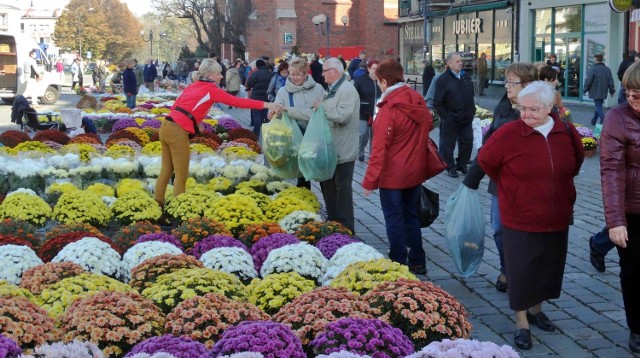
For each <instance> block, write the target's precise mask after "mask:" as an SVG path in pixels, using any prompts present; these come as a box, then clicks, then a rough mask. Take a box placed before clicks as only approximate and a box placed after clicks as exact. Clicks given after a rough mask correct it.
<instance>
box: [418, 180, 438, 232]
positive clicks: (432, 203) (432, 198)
mask: <svg viewBox="0 0 640 358" xmlns="http://www.w3.org/2000/svg"><path fill="white" fill-rule="evenodd" d="M420 188H421V190H420V208H418V215H419V216H420V227H429V226H430V225H431V224H433V222H434V221H436V219H437V218H438V214H440V195H438V193H436V192H435V191H431V190H430V189H429V188H427V187H426V186H424V185H422V186H421V187H420Z"/></svg>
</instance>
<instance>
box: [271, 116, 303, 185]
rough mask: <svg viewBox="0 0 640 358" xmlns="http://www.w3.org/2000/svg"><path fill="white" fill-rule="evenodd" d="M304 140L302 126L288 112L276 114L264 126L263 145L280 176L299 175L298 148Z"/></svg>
mask: <svg viewBox="0 0 640 358" xmlns="http://www.w3.org/2000/svg"><path fill="white" fill-rule="evenodd" d="M301 140H302V132H301V131H300V127H298V125H297V124H296V123H294V122H293V121H291V120H290V119H289V116H288V115H287V113H286V112H282V113H281V114H280V116H279V117H276V116H274V117H273V118H272V119H271V122H269V123H266V124H264V125H263V126H262V147H263V151H264V156H265V158H267V160H268V161H269V164H270V165H271V170H272V171H273V172H274V173H275V174H276V175H278V176H279V177H282V178H285V179H292V178H297V177H298V148H299V147H300V142H301Z"/></svg>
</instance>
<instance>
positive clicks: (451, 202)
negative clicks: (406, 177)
mask: <svg viewBox="0 0 640 358" xmlns="http://www.w3.org/2000/svg"><path fill="white" fill-rule="evenodd" d="M484 230H485V218H484V212H483V210H482V205H480V198H479V196H478V191H477V190H473V189H469V188H467V187H466V186H465V185H460V187H459V188H458V190H456V191H455V192H454V193H453V194H452V195H451V196H450V197H449V199H447V204H446V206H445V216H444V237H445V238H446V239H447V246H448V247H449V253H450V254H451V257H453V262H454V263H455V264H456V268H457V269H458V272H460V273H461V274H462V275H463V276H464V277H469V276H471V275H473V274H474V273H476V271H477V270H478V266H480V262H482V255H483V254H484Z"/></svg>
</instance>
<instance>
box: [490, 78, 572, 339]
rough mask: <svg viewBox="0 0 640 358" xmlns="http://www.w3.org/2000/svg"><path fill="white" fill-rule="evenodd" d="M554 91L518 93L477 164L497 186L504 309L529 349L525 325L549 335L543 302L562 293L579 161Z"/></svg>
mask: <svg viewBox="0 0 640 358" xmlns="http://www.w3.org/2000/svg"><path fill="white" fill-rule="evenodd" d="M554 99H555V90H554V89H553V88H551V87H550V86H549V85H547V84H546V83H545V82H543V81H535V82H533V83H531V84H530V85H528V86H527V87H525V88H524V89H523V90H522V91H520V93H519V94H518V110H519V111H520V118H521V120H516V121H513V122H509V123H507V124H505V125H503V126H502V127H500V130H498V131H496V132H495V133H494V134H493V135H492V136H491V137H490V138H489V139H488V140H487V142H486V143H485V144H484V145H483V146H482V149H481V150H480V152H479V153H478V163H479V164H480V167H482V169H483V170H484V171H485V173H487V174H488V175H489V176H490V177H491V179H493V180H494V181H495V182H496V183H497V184H498V201H499V205H498V206H499V207H500V217H501V220H502V225H503V236H504V243H503V245H504V247H503V249H504V256H505V264H506V268H507V271H508V272H509V274H508V275H507V284H508V286H509V290H508V291H507V292H508V294H509V306H510V307H511V309H513V310H514V311H516V332H515V334H514V341H515V345H516V346H517V347H518V348H520V349H530V348H531V345H532V343H531V332H530V331H529V323H533V324H534V325H536V326H538V327H539V328H540V329H542V330H545V331H549V332H552V331H554V330H555V328H556V327H555V325H554V324H553V322H551V321H550V320H549V318H547V316H546V315H545V314H544V313H543V312H542V301H544V300H548V299H552V298H558V297H560V291H561V289H562V275H563V274H564V266H565V262H566V259H567V245H568V234H569V223H570V222H571V217H572V213H573V204H574V202H575V200H576V190H575V187H574V185H573V177H574V176H576V175H577V174H578V172H579V170H580V166H581V165H582V161H583V159H584V150H583V148H582V144H581V143H580V140H579V139H578V138H580V136H579V134H578V132H577V131H576V129H575V128H574V127H573V126H572V125H570V124H569V125H565V124H564V123H563V122H562V121H561V120H560V119H559V118H558V117H557V116H556V115H555V114H550V112H551V109H552V107H553V103H554Z"/></svg>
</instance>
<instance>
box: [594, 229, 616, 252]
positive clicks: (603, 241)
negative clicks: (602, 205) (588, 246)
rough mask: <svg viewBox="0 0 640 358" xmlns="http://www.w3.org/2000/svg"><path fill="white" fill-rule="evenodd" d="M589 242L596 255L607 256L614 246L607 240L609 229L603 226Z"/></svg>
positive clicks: (609, 239)
mask: <svg viewBox="0 0 640 358" xmlns="http://www.w3.org/2000/svg"><path fill="white" fill-rule="evenodd" d="M592 238H593V239H592V240H591V242H592V243H593V246H592V247H593V251H594V252H595V253H596V254H599V255H602V256H607V254H608V253H609V251H611V250H612V249H613V248H614V247H616V244H614V243H613V241H611V238H609V229H607V227H606V226H605V227H604V228H603V229H602V231H600V232H599V233H597V234H595V235H593V236H592Z"/></svg>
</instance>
